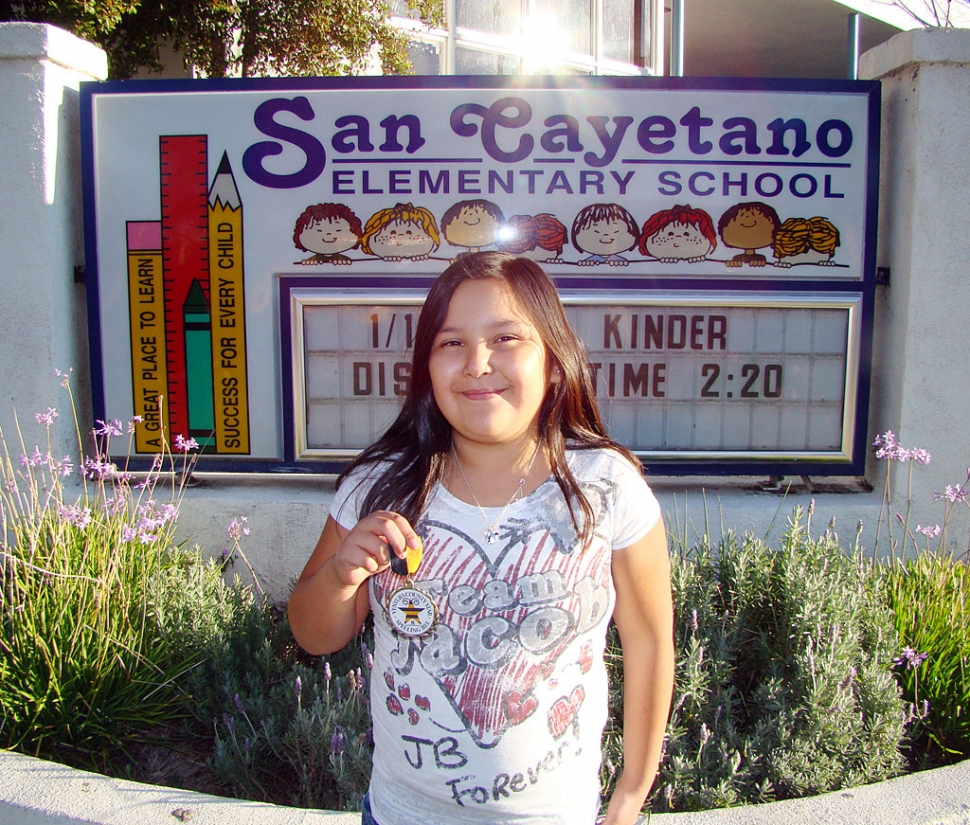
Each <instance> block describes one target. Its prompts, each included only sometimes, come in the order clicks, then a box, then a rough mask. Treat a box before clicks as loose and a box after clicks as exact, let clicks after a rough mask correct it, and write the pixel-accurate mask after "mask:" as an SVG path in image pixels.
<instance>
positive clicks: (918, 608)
mask: <svg viewBox="0 0 970 825" xmlns="http://www.w3.org/2000/svg"><path fill="white" fill-rule="evenodd" d="M885 579H886V592H887V593H888V595H889V603H890V605H891V606H892V608H893V611H894V614H895V620H896V627H897V628H898V630H899V634H900V636H901V637H902V640H903V643H904V644H905V646H906V647H905V649H904V653H903V655H902V656H900V657H898V659H897V677H898V679H899V680H900V683H901V684H902V686H903V690H904V693H905V696H906V699H907V700H908V701H909V702H911V703H912V704H913V707H914V712H915V713H916V715H917V724H916V725H915V730H914V738H915V740H916V741H915V743H914V746H913V749H912V750H913V753H912V758H913V760H914V762H915V763H916V766H917V767H933V766H935V765H937V764H940V763H941V762H947V761H953V758H954V757H956V758H966V757H970V576H968V573H967V563H966V561H965V560H956V559H953V558H952V557H951V556H950V555H949V554H946V553H939V552H932V551H927V552H923V553H921V554H920V555H919V556H916V557H915V558H911V559H908V560H905V561H903V560H897V561H894V562H892V563H890V564H889V565H887V568H886V571H885Z"/></svg>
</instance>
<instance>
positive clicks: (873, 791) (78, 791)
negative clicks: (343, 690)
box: [0, 751, 970, 825]
mask: <svg viewBox="0 0 970 825" xmlns="http://www.w3.org/2000/svg"><path fill="white" fill-rule="evenodd" d="M190 821H191V822H192V825H359V823H360V814H351V813H335V812H331V811H309V810H303V809H299V808H284V807H278V806H275V805H265V804H262V803H258V802H244V801H239V800H233V799H224V798H222V797H217V796H208V795H206V794H198V793H192V792H190V791H182V790H177V789H174V788H163V787H156V786H153V785H141V784H139V783H137V782H126V781H124V780H120V779H109V778H107V777H104V776H100V775H98V774H93V773H87V772H85V771H79V770H74V769H72V768H68V767H65V766H64V765H58V764H56V763H53V762H44V761H42V760H40V759H33V758H31V757H29V756H22V755H21V754H16V753H10V752H7V751H0V825H173V824H175V823H179V822H190ZM648 822H649V823H650V825H796V824H798V825H800V824H801V823H806V824H807V823H812V825H970V760H968V761H965V762H962V763H960V764H958V765H953V766H951V767H948V768H939V769H937V770H934V771H926V772H924V773H918V774H911V775H908V776H903V777H900V778H898V779H891V780H889V781H888V782H880V783H877V784H875V785H867V786H864V787H861V788H853V789H851V790H846V791H836V792H834V793H829V794H823V795H822V796H817V797H813V798H810V799H792V800H788V801H785V802H775V803H772V804H770V805H751V806H747V807H741V808H728V809H721V810H716V811H702V812H699V813H681V814H655V815H653V816H650V817H644V818H643V820H641V823H642V825H646V823H648Z"/></svg>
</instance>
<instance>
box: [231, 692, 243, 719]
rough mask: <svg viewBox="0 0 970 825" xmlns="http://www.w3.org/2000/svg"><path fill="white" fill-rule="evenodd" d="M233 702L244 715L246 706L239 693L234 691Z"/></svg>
mask: <svg viewBox="0 0 970 825" xmlns="http://www.w3.org/2000/svg"><path fill="white" fill-rule="evenodd" d="M232 703H233V704H234V705H235V706H236V710H238V711H239V713H240V714H242V715H243V716H245V715H246V706H245V705H243V701H242V699H240V698H239V694H238V693H234V694H233V695H232Z"/></svg>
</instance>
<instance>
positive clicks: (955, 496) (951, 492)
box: [933, 483, 967, 504]
mask: <svg viewBox="0 0 970 825" xmlns="http://www.w3.org/2000/svg"><path fill="white" fill-rule="evenodd" d="M943 499H946V500H947V501H949V502H950V504H959V503H960V502H963V501H966V500H967V490H966V483H964V484H961V485H960V486H958V487H954V486H953V485H952V484H947V485H946V489H944V490H943V492H942V493H933V501H943Z"/></svg>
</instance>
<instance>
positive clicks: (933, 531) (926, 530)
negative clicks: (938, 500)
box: [916, 524, 943, 539]
mask: <svg viewBox="0 0 970 825" xmlns="http://www.w3.org/2000/svg"><path fill="white" fill-rule="evenodd" d="M916 532H917V533H920V534H921V535H924V536H926V537H927V538H931V539H935V538H936V537H937V536H938V535H940V533H942V532H943V530H942V528H941V527H940V525H939V524H934V525H933V526H932V527H923V526H922V525H920V524H917V525H916Z"/></svg>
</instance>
